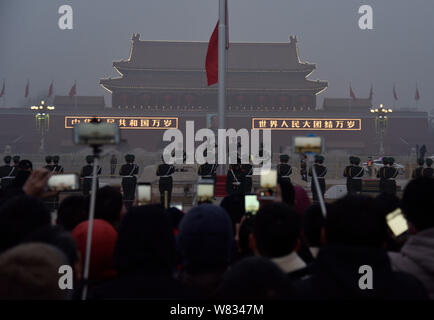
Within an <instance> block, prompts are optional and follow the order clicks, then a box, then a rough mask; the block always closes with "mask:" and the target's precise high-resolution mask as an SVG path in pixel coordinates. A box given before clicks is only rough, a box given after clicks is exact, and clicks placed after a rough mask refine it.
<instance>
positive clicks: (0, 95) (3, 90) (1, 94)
mask: <svg viewBox="0 0 434 320" xmlns="http://www.w3.org/2000/svg"><path fill="white" fill-rule="evenodd" d="M4 95H5V81H4V80H3V87H2V91H1V92H0V98H1V97H3V96H4Z"/></svg>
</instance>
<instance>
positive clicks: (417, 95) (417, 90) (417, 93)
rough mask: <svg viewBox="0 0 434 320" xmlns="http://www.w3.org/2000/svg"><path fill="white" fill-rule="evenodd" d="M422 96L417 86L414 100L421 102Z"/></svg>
mask: <svg viewBox="0 0 434 320" xmlns="http://www.w3.org/2000/svg"><path fill="white" fill-rule="evenodd" d="M419 99H420V94H419V88H418V87H417V85H416V93H415V94H414V100H416V101H419Z"/></svg>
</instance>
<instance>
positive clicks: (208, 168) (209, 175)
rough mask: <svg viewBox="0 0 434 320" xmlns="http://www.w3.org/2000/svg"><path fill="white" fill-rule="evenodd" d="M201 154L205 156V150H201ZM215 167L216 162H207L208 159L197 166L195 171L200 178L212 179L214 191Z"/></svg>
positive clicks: (216, 165)
mask: <svg viewBox="0 0 434 320" xmlns="http://www.w3.org/2000/svg"><path fill="white" fill-rule="evenodd" d="M203 156H204V157H205V160H206V157H207V150H205V151H204V152H203ZM217 167H218V164H216V163H214V164H211V163H208V161H206V162H205V163H204V164H201V165H200V166H199V169H198V171H197V174H198V175H199V176H200V177H201V178H202V179H206V180H213V183H214V191H215V185H216V181H217V173H216V172H217Z"/></svg>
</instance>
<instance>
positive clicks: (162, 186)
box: [156, 156, 175, 209]
mask: <svg viewBox="0 0 434 320" xmlns="http://www.w3.org/2000/svg"><path fill="white" fill-rule="evenodd" d="M161 160H162V163H161V164H160V165H159V166H158V168H157V173H156V174H157V176H158V177H160V180H159V181H158V189H159V190H160V203H161V205H162V206H163V207H165V208H166V209H167V208H170V201H171V200H172V189H173V177H172V174H173V173H174V172H175V166H174V165H173V164H167V163H166V162H165V161H164V156H162V157H161ZM166 195H167V196H166Z"/></svg>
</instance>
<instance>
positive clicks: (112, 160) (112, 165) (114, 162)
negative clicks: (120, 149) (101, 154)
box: [110, 154, 118, 176]
mask: <svg viewBox="0 0 434 320" xmlns="http://www.w3.org/2000/svg"><path fill="white" fill-rule="evenodd" d="M117 164H118V159H117V158H116V155H115V154H112V157H111V158H110V175H111V176H114V175H115V173H116V166H117Z"/></svg>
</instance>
